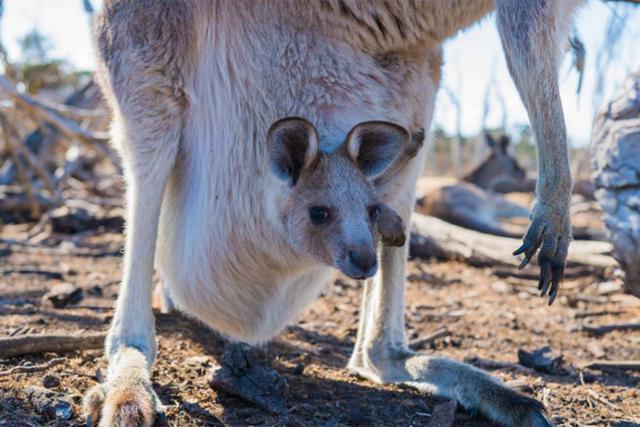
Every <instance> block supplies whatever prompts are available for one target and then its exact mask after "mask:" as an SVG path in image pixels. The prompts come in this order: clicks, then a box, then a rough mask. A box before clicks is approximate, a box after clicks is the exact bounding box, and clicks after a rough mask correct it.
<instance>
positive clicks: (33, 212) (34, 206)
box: [0, 114, 42, 218]
mask: <svg viewBox="0 0 640 427" xmlns="http://www.w3.org/2000/svg"><path fill="white" fill-rule="evenodd" d="M0 122H2V124H4V123H5V122H6V120H5V119H4V116H3V115H2V114H0ZM0 127H2V135H3V137H4V141H5V146H6V147H7V150H9V154H11V158H12V159H13V163H14V164H15V165H16V169H17V171H18V179H19V180H20V183H21V185H22V188H23V189H24V191H25V193H26V194H27V199H28V200H29V215H30V216H31V217H32V218H37V217H39V216H40V214H41V213H42V210H41V209H40V205H39V204H38V201H37V200H36V196H35V194H34V191H33V186H32V185H31V180H30V179H29V176H28V175H27V171H26V169H25V166H24V164H23V163H22V159H21V158H20V156H19V155H18V153H17V150H16V148H15V146H14V145H13V144H12V143H11V136H10V135H9V131H8V130H7V128H6V127H5V126H0Z"/></svg>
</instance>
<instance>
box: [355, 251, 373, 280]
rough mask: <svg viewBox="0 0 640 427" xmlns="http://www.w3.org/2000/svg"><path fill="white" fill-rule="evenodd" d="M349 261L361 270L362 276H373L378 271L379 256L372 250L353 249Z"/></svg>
mask: <svg viewBox="0 0 640 427" xmlns="http://www.w3.org/2000/svg"><path fill="white" fill-rule="evenodd" d="M349 263H350V264H351V265H352V266H354V267H355V268H356V269H358V270H359V271H360V273H361V277H362V278H366V277H371V276H373V275H374V273H375V272H376V267H377V266H378V257H377V256H376V252H375V251H372V250H367V249H352V250H350V251H349Z"/></svg>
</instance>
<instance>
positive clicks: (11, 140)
mask: <svg viewBox="0 0 640 427" xmlns="http://www.w3.org/2000/svg"><path fill="white" fill-rule="evenodd" d="M0 121H1V122H2V126H3V127H4V128H5V137H6V138H7V144H12V145H13V148H14V149H15V150H16V152H17V151H19V152H20V154H21V155H23V156H24V158H25V159H27V163H28V164H29V167H31V169H33V171H34V172H35V174H36V175H38V176H39V177H40V179H41V180H42V182H43V183H44V186H45V187H46V188H47V190H48V191H49V192H50V193H51V195H52V196H54V197H55V196H56V191H55V190H54V185H53V177H52V176H51V175H50V174H49V173H48V172H47V171H46V170H45V168H44V167H42V165H41V164H40V162H39V161H38V160H37V159H36V157H35V156H34V155H33V153H32V152H31V150H29V149H27V148H26V147H25V146H24V145H23V144H21V143H19V142H18V141H19V140H20V136H19V135H18V131H17V130H16V128H15V126H13V124H11V122H10V121H8V120H7V119H6V117H4V116H3V115H0ZM9 134H10V135H9Z"/></svg>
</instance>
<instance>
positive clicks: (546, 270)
mask: <svg viewBox="0 0 640 427" xmlns="http://www.w3.org/2000/svg"><path fill="white" fill-rule="evenodd" d="M551 278H552V273H551V265H550V264H549V261H545V260H541V261H540V281H539V282H538V290H539V291H540V296H541V297H543V296H545V294H546V293H547V290H549V284H551Z"/></svg>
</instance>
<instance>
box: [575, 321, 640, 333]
mask: <svg viewBox="0 0 640 427" xmlns="http://www.w3.org/2000/svg"><path fill="white" fill-rule="evenodd" d="M578 330H579V331H584V332H587V333H590V334H593V335H604V334H607V333H609V332H613V331H640V323H612V324H610V325H601V326H589V325H583V326H582V327H580V328H579V329H578Z"/></svg>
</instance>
